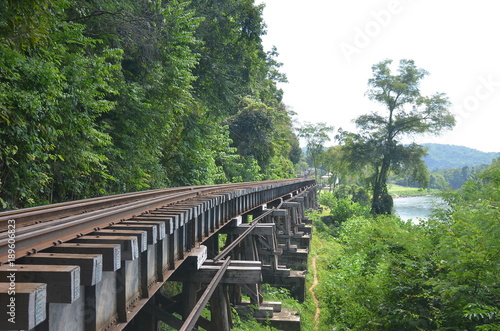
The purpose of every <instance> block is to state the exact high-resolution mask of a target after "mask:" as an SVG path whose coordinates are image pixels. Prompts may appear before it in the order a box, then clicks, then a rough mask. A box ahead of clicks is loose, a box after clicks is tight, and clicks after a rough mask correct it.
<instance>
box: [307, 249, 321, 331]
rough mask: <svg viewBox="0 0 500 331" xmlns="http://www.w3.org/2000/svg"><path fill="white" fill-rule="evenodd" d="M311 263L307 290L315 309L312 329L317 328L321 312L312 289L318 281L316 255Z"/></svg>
mask: <svg viewBox="0 0 500 331" xmlns="http://www.w3.org/2000/svg"><path fill="white" fill-rule="evenodd" d="M311 264H312V269H313V283H312V285H311V286H310V287H309V292H310V293H311V297H312V299H313V302H314V306H315V307H316V310H315V313H314V330H319V315H320V313H321V309H320V307H319V300H318V298H317V297H316V293H315V292H314V289H315V288H316V286H318V284H319V281H318V269H317V267H316V256H313V258H312V261H311Z"/></svg>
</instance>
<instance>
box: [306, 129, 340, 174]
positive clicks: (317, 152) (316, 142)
mask: <svg viewBox="0 0 500 331" xmlns="http://www.w3.org/2000/svg"><path fill="white" fill-rule="evenodd" d="M332 131H333V127H331V126H328V125H326V123H317V124H312V123H306V124H304V125H303V126H302V127H301V128H300V129H299V137H300V138H303V139H305V141H306V147H307V155H308V156H309V157H310V158H311V162H312V166H313V168H314V175H315V176H316V177H317V176H318V167H319V161H320V158H321V155H322V154H323V149H324V148H325V143H326V142H327V141H330V137H329V136H328V134H329V133H330V132H332Z"/></svg>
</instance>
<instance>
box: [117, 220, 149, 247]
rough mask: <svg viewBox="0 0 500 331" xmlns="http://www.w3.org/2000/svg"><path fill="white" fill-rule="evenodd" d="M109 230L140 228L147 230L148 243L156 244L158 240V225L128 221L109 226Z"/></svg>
mask: <svg viewBox="0 0 500 331" xmlns="http://www.w3.org/2000/svg"><path fill="white" fill-rule="evenodd" d="M108 229H110V230H140V231H146V232H147V241H148V244H149V245H154V244H156V241H157V240H158V227H157V226H156V225H155V224H130V223H125V222H121V223H117V224H114V225H112V226H110V227H109V228H108Z"/></svg>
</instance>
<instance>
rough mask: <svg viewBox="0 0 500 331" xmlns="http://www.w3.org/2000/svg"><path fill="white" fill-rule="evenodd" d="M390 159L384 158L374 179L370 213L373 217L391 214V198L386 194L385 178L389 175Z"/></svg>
mask: <svg viewBox="0 0 500 331" xmlns="http://www.w3.org/2000/svg"><path fill="white" fill-rule="evenodd" d="M389 165H390V159H389V158H388V157H387V156H384V158H383V159H382V166H381V167H380V172H379V173H378V174H377V175H376V177H375V183H374V185H373V198H372V208H371V212H372V214H374V215H380V214H390V213H392V206H393V202H392V197H391V196H390V195H389V193H388V192H387V176H388V174H389Z"/></svg>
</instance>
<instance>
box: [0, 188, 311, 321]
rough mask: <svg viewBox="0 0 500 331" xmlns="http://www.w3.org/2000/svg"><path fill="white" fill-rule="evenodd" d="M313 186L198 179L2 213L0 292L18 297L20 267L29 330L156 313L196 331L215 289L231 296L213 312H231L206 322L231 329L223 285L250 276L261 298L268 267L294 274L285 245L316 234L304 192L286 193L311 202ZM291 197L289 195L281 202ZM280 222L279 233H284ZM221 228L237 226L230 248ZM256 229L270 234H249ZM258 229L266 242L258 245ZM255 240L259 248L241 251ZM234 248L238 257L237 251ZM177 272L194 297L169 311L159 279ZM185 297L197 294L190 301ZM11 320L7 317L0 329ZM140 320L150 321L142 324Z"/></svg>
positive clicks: (21, 306)
mask: <svg viewBox="0 0 500 331" xmlns="http://www.w3.org/2000/svg"><path fill="white" fill-rule="evenodd" d="M314 185H315V182H314V180H310V179H309V180H308V179H289V180H277V181H261V182H247V183H234V184H224V185H208V186H190V187H179V188H168V189H161V190H151V191H144V192H137V193H127V194H121V195H114V196H106V197H100V198H93V199H86V200H80V201H72V202H65V203H59V204H54V205H47V206H39V207H33V208H27V209H21V210H13V211H6V212H2V213H0V277H1V278H2V280H0V302H3V300H12V295H11V294H10V287H11V286H12V284H13V283H12V280H10V279H9V278H8V277H11V276H12V275H15V277H16V278H15V284H14V285H15V286H14V287H15V288H16V293H17V292H19V293H20V294H18V295H21V297H19V298H18V299H17V300H18V301H17V302H18V312H19V313H18V316H19V315H20V311H21V310H22V311H23V314H24V312H26V313H27V314H28V315H26V316H25V315H22V317H20V318H19V320H20V321H21V322H22V323H24V324H22V323H21V324H19V325H22V327H21V326H19V328H22V329H32V328H33V327H34V326H37V325H38V326H37V327H36V328H35V329H36V330H38V329H40V330H70V329H71V330H82V331H83V330H85V331H87V330H101V331H105V330H122V329H124V328H125V327H127V330H128V329H129V328H128V327H129V326H130V325H129V323H132V324H134V323H135V322H134V321H135V319H136V318H139V319H141V318H143V317H144V316H149V317H147V318H148V319H149V318H150V317H151V316H154V318H153V320H154V321H156V322H157V321H160V320H161V321H163V322H165V323H167V324H169V325H170V326H174V327H175V328H176V329H178V330H180V329H186V330H188V329H189V330H191V329H193V330H195V329H194V328H192V325H194V324H195V323H203V318H199V313H201V309H203V307H204V305H205V304H206V303H207V302H208V300H211V296H212V293H215V294H214V295H215V296H218V297H220V296H221V295H222V298H223V299H222V301H220V302H218V301H217V302H212V305H213V306H214V307H216V306H219V307H218V308H214V309H215V310H214V311H213V312H212V313H213V314H214V315H213V316H219V315H218V314H220V316H222V317H220V318H215V317H214V318H212V321H208V322H207V321H205V323H212V324H211V326H210V328H214V327H215V328H216V329H220V330H228V326H229V325H230V316H227V314H226V313H225V312H227V309H228V307H229V302H226V301H225V299H224V298H225V297H226V296H227V293H226V294H224V293H222V292H221V291H222V289H223V287H220V286H218V284H219V283H220V284H235V285H233V286H237V287H238V286H240V285H241V286H242V288H245V289H246V290H248V291H250V292H249V293H253V294H252V295H253V296H252V298H254V301H256V302H257V303H259V302H260V301H259V300H261V298H260V297H259V295H258V293H259V290H258V287H255V286H257V285H256V284H257V283H260V282H261V281H262V277H263V275H264V271H265V270H266V274H267V277H271V276H273V275H275V276H277V277H278V278H279V279H282V278H283V277H290V273H291V271H290V269H286V267H284V266H283V265H282V264H280V263H279V262H278V258H277V255H276V254H283V249H285V250H290V249H291V250H290V252H291V254H292V255H293V254H295V253H296V249H295V248H293V247H295V245H291V244H292V242H291V241H290V240H299V241H298V242H303V241H304V240H305V241H306V242H307V240H308V239H307V235H305V236H304V233H303V232H301V231H303V230H301V227H302V226H303V224H302V222H301V219H300V215H299V214H301V212H302V209H303V202H302V203H299V202H287V203H284V201H285V200H286V199H291V200H293V199H295V200H294V201H303V200H300V199H304V198H303V196H307V197H308V198H307V199H305V200H306V201H308V202H307V203H306V204H309V205H311V203H312V201H313V200H314V198H311V196H312V197H314V196H315V195H314V194H312V195H311V194H309V192H310V189H311V188H312V187H313V186H314ZM311 191H314V190H311ZM304 194H305V195H304ZM291 200H290V201H291ZM266 204H270V205H268V206H267V207H266ZM282 205H288V206H286V207H283V208H285V209H279V208H281V206H282ZM286 208H289V209H288V210H289V211H287V209H286ZM290 208H291V209H290ZM308 208H309V207H308ZM246 214H251V215H253V221H252V222H251V223H250V224H246V225H245V224H244V225H243V227H241V226H240V225H238V224H240V223H237V222H236V223H235V222H233V221H235V220H237V219H238V218H239V219H240V222H241V218H242V215H243V218H245V217H246V216H244V215H246ZM276 217H278V218H279V220H280V221H279V222H278V221H276V224H272V223H266V224H261V225H260V220H261V219H264V218H265V219H266V220H267V221H265V222H269V221H270V220H275V219H276V220H278V218H276ZM278 223H279V224H278ZM246 226H249V227H248V228H246ZM278 228H280V229H281V230H280V231H281V232H280V233H282V234H281V237H282V239H280V242H281V244H278V240H277V237H276V235H277V232H276V231H277V229H278ZM223 229H224V230H223ZM228 231H229V232H228ZM220 233H233V234H232V235H228V238H231V241H232V242H231V243H226V244H227V247H226V248H225V249H223V250H222V251H221V248H220V247H218V238H219V236H218V235H219V234H220ZM256 233H260V235H256V236H255V237H253V236H252V235H251V234H254V235H255V234H256ZM283 236H284V237H283ZM245 238H246V239H245ZM248 238H254V239H255V240H257V241H256V242H255V243H253V244H251V245H250V246H248V243H249V241H248V240H249V239H248ZM283 238H285V239H283ZM286 238H288V239H286ZM294 238H295V239H294ZM300 238H303V239H300ZM252 240H253V239H252ZM283 240H284V241H283ZM301 240H302V241H301ZM280 245H281V246H280ZM245 246H246V247H253V248H250V250H248V249H247V251H246V252H247V253H245V254H243V253H242V251H241V250H242V249H243V248H242V247H245ZM257 246H259V247H260V246H262V247H261V248H260V249H261V250H262V249H264V250H265V251H267V252H269V254H270V255H265V256H262V258H263V259H264V260H265V261H264V260H262V261H260V260H259V259H260V257H259V254H260V253H258V251H257V250H256V249H257ZM278 246H280V247H278ZM207 247H208V248H207ZM207 251H208V252H209V253H208V256H207ZM233 254H236V255H237V256H238V257H239V258H240V259H234V258H231V257H229V256H230V255H231V256H233V257H234V255H233ZM242 254H243V255H242ZM248 254H250V255H248ZM265 254H268V253H265ZM299 255H300V254H299ZM245 256H246V258H244V259H243V260H245V261H241V260H242V258H243V257H245ZM224 257H225V258H226V259H225V260H224V261H223V260H222V259H223V258H224ZM207 258H208V260H207ZM301 259H302V255H301ZM205 261H207V262H206V263H205ZM210 261H211V262H210ZM247 261H248V262H247ZM291 261H294V262H295V261H297V259H296V258H292V260H291ZM222 262H224V263H222ZM268 264H269V265H268ZM202 265H203V266H202ZM264 269H265V270H264ZM193 272H195V273H193ZM270 273H271V274H270ZM287 275H288V276H287ZM273 277H274V276H273ZM9 281H10V282H11V283H10V285H9V284H8V282H9ZM175 281H182V282H183V283H184V284H188V285H187V286H188V287H187V288H186V289H187V292H186V293H184V291H185V289H184V287H183V293H182V297H183V298H184V299H181V300H180V301H176V304H174V305H173V306H172V308H168V309H171V310H168V309H167V311H166V310H165V309H166V308H165V309H164V308H162V305H163V307H167V306H169V305H171V303H172V302H173V301H172V300H171V299H165V297H163V296H162V295H161V293H160V291H158V290H159V289H160V288H161V287H162V286H163V284H164V283H165V282H175ZM291 281H292V283H293V284H295V283H296V282H297V281H299V282H302V276H300V275H298V278H297V277H296V276H293V277H292V278H291ZM193 282H194V283H193ZM198 282H201V283H205V284H208V285H207V290H206V291H205V292H204V294H203V295H202V299H203V300H201V301H200V303H199V304H197V306H198V308H196V307H195V306H194V303H195V301H192V299H195V298H197V297H198V296H199V293H198V294H197V291H198V290H200V289H198V290H195V291H194V292H191V291H192V290H194V289H195V287H196V284H197V283H198ZM189 284H191V285H189ZM245 284H248V285H245ZM44 286H45V287H44ZM193 286H194V287H193ZM189 289H191V290H189ZM22 291H24V292H22ZM213 291H215V292H213ZM224 291H226V290H224ZM23 295H24V296H26V295H28V298H29V299H26V300H28V301H23V300H25V299H22V298H24V297H23ZM186 296H187V297H189V298H191V299H189V300H187V301H186ZM175 300H178V299H175ZM45 302H46V303H45ZM155 302H156V303H155ZM161 302H164V303H163V304H161ZM158 303H160V305H159V306H158ZM192 304H193V305H192ZM181 306H182V307H184V308H183V310H182V311H180V312H179V311H177V313H179V314H180V315H182V317H183V318H182V320H179V319H178V318H177V319H176V317H173V316H172V315H171V313H172V312H174V311H175V309H178V308H175V307H181ZM143 308H145V309H144V310H143ZM195 308H196V309H195ZM262 309H263V310H262V311H265V310H266V309H268V308H262ZM274 309H277V308H276V307H275V308H274ZM2 311H3V308H2V309H0V312H2ZM141 312H142V313H141ZM189 312H191V315H192V316H191V315H190V316H188V313H189ZM267 313H269V312H267ZM267 313H266V314H267ZM136 315H137V316H138V317H137V316H136ZM141 316H142V317H141ZM224 316H225V317H224ZM198 319H199V320H198ZM217 319H221V320H224V321H225V326H223V327H222V326H216V325H217V324H216V320H217ZM156 322H155V323H156ZM40 323H41V324H40ZM68 323H70V324H69V325H71V327H69V328H68V327H67V326H66V325H68ZM155 323H153V324H151V330H153V329H155V325H156V324H155ZM214 323H215V324H214ZM16 326H17V325H16ZM10 327H11V325H10V324H9V323H7V322H5V321H0V330H5V329H7V330H9V329H11V328H10ZM14 329H17V327H16V328H14ZM135 329H138V330H141V331H143V330H146V329H144V326H141V325H138V326H136V327H135ZM132 330H133V329H132ZM155 330H156V329H155Z"/></svg>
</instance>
